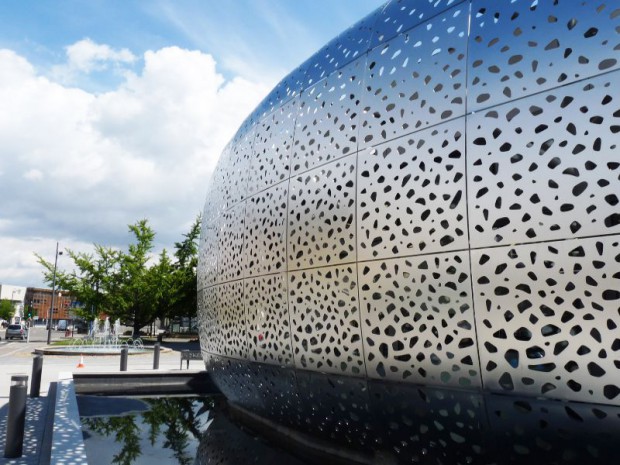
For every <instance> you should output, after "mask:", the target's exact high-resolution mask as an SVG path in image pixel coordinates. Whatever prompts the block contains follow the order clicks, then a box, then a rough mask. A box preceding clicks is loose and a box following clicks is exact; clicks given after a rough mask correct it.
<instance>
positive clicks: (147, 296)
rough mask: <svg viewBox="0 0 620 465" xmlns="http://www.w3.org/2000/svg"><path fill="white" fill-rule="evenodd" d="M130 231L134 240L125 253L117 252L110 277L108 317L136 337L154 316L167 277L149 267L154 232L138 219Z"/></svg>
mask: <svg viewBox="0 0 620 465" xmlns="http://www.w3.org/2000/svg"><path fill="white" fill-rule="evenodd" d="M129 231H130V232H131V233H132V234H133V236H134V239H135V241H134V243H132V244H130V245H129V248H128V251H127V252H126V253H125V252H120V253H119V262H118V268H117V269H116V270H115V272H114V273H113V274H112V276H111V279H110V286H109V289H108V296H109V298H110V299H111V302H112V310H111V313H110V314H111V316H113V317H115V318H120V320H121V321H122V322H123V323H124V324H126V325H128V326H132V327H133V334H134V336H137V335H138V334H139V332H140V328H142V327H143V326H146V325H148V324H150V323H151V322H153V320H154V319H155V318H156V317H157V310H158V308H159V301H160V300H161V298H162V281H163V280H164V279H166V276H165V275H164V274H162V273H161V271H162V269H165V267H164V268H160V267H158V266H153V267H149V261H150V257H151V255H150V253H151V251H152V249H153V241H154V239H155V232H154V231H153V229H152V228H151V227H150V226H149V225H148V221H147V220H140V221H138V222H137V223H136V224H133V225H130V226H129ZM163 256H164V257H165V256H166V254H165V253H163Z"/></svg>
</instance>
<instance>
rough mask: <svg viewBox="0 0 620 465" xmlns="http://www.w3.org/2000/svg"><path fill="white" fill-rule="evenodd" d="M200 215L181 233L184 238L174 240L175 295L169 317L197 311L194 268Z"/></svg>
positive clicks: (191, 314) (191, 313) (196, 259)
mask: <svg viewBox="0 0 620 465" xmlns="http://www.w3.org/2000/svg"><path fill="white" fill-rule="evenodd" d="M200 223H201V217H200V215H198V217H197V218H196V220H195V221H194V223H193V224H192V226H191V228H190V231H189V232H188V233H187V234H183V236H184V240H183V241H181V242H176V243H175V244H174V248H175V249H176V250H175V252H174V256H175V258H176V262H175V264H174V273H173V280H174V286H173V287H174V290H175V295H174V299H173V301H172V306H171V308H170V313H169V314H168V315H167V316H168V317H169V318H174V317H181V316H186V317H190V318H193V317H195V316H196V313H197V311H198V285H197V277H196V269H197V266H198V245H199V244H198V241H199V240H200Z"/></svg>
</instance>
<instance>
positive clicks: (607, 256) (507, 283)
mask: <svg viewBox="0 0 620 465" xmlns="http://www.w3.org/2000/svg"><path fill="white" fill-rule="evenodd" d="M472 262H473V263H472V264H473V265H474V266H473V276H474V299H475V304H476V320H477V322H478V325H477V327H478V335H479V337H480V339H481V344H480V346H479V348H480V358H481V363H482V365H483V378H484V385H485V387H486V388H487V389H492V390H495V391H501V392H520V393H527V394H531V395H535V396H539V395H547V396H550V397H556V398H557V397H560V398H567V399H574V400H580V401H584V402H601V403H608V402H610V401H612V400H614V399H616V397H617V396H618V394H619V393H620V388H619V387H618V363H619V362H618V360H617V355H615V354H616V353H617V351H618V350H619V349H620V339H619V338H618V327H619V326H620V313H619V311H618V309H619V305H620V291H619V289H620V272H618V270H620V240H619V238H618V237H599V238H591V239H579V240H571V241H561V242H548V243H544V244H531V245H530V244H526V245H519V246H515V247H499V248H493V249H485V250H476V251H472Z"/></svg>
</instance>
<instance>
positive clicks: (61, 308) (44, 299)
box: [24, 287, 75, 322]
mask: <svg viewBox="0 0 620 465" xmlns="http://www.w3.org/2000/svg"><path fill="white" fill-rule="evenodd" d="M74 302H75V298H74V297H73V296H72V295H71V294H70V293H69V292H68V291H62V290H57V291H56V297H55V298H54V308H53V314H52V322H57V321H58V320H69V319H71V318H74V315H73V312H71V310H72V308H73V307H72V305H74ZM51 305H52V290H51V289H41V288H36V287H29V288H28V289H26V296H25V298H24V318H28V314H29V313H31V314H32V318H33V319H34V320H39V321H41V320H44V321H46V322H47V318H48V315H49V311H50V306H51Z"/></svg>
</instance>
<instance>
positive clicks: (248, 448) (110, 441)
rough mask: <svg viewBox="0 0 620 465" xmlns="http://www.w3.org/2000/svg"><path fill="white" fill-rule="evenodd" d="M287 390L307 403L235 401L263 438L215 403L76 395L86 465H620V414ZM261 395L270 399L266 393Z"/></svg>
mask: <svg viewBox="0 0 620 465" xmlns="http://www.w3.org/2000/svg"><path fill="white" fill-rule="evenodd" d="M295 382H296V383H298V384H299V383H301V385H300V386H298V387H303V389H300V390H299V391H298V392H304V393H305V394H304V396H303V398H302V397H301V396H299V395H296V394H295V395H293V394H291V395H290V396H289V397H285V396H273V395H272V396H271V397H270V402H269V403H268V404H266V403H262V404H258V403H255V404H254V405H253V406H252V405H249V403H248V402H245V403H244V404H242V403H240V402H239V399H231V400H232V401H233V402H234V401H236V402H237V403H238V404H239V405H244V406H245V407H246V408H248V407H254V408H253V409H252V410H253V411H254V412H257V413H259V414H261V415H262V416H263V417H265V418H267V419H268V420H270V421H271V422H272V423H271V424H266V425H265V427H264V428H263V427H260V426H259V427H257V424H256V423H246V424H245V425H242V426H240V424H239V418H240V417H239V415H238V412H239V410H238V409H236V408H235V407H234V406H233V404H232V403H231V404H228V403H227V401H226V400H225V398H223V397H211V398H208V397H207V398H204V397H203V398H187V397H185V398H184V397H181V398H179V397H168V398H151V399H148V398H147V399H140V400H138V399H123V398H105V397H104V398H92V397H85V396H82V397H81V398H79V400H78V403H79V406H80V412H81V415H82V423H83V427H84V431H85V438H86V439H85V444H86V449H87V453H88V456H89V462H90V463H93V464H95V465H97V464H99V463H106V464H109V463H118V464H134V463H135V464H140V463H146V461H147V460H149V461H151V463H158V464H159V463H175V464H177V463H178V464H190V463H196V464H218V465H228V464H231V465H232V464H244V463H260V464H263V465H269V464H278V465H285V464H292V465H296V464H304V463H310V464H312V463H320V464H321V465H327V464H331V463H367V464H381V465H384V464H386V465H392V464H410V463H413V464H431V465H440V464H442V465H443V464H484V465H492V464H497V465H503V464H517V465H519V464H524V465H525V464H527V465H533V464H538V463H540V464H580V465H582V464H597V465H600V464H602V465H606V464H609V465H612V464H617V463H618V458H617V453H616V447H615V446H616V442H617V441H618V440H619V439H620V408H618V407H609V406H603V405H595V404H583V403H573V402H560V401H549V400H541V399H536V398H519V397H511V396H499V395H483V394H480V393H475V392H467V391H458V390H446V389H434V388H429V387H422V386H411V385H400V384H394V383H381V382H369V383H366V382H360V381H359V380H355V379H352V378H342V377H334V376H328V375H315V374H308V375H306V373H304V374H303V375H302V376H297V378H296V380H295ZM257 386H259V387H260V386H263V388H265V389H266V387H265V386H266V385H264V384H257ZM271 386H272V387H273V386H275V383H272V384H271ZM267 390H268V389H267ZM289 392H290V391H289ZM271 394H273V393H271ZM229 397H230V396H229ZM245 400H246V401H247V400H248V399H247V398H246V399H245ZM280 401H281V402H280ZM266 405H268V408H267V409H265V410H263V411H261V406H262V407H265V406H266ZM111 409H113V412H112V410H111ZM235 412H236V414H235ZM231 413H233V415H231ZM103 414H105V415H103ZM110 414H111V415H110ZM102 415H103V416H102ZM273 425H277V428H276V429H278V428H284V429H285V432H287V431H288V432H292V433H293V434H287V435H285V436H281V435H280V439H278V435H277V434H276V435H274V434H271V433H273V430H274V428H273ZM251 428H253V430H252V429H251ZM268 430H271V433H269V434H268V433H267V431H268ZM257 432H258V433H257ZM280 432H281V430H280ZM300 438H301V440H300ZM313 443H314V444H315V446H312V444H313ZM326 444H329V445H330V447H329V448H334V449H337V450H342V451H345V452H347V453H344V454H343V455H341V457H353V458H355V460H356V461H355V462H350V461H349V462H347V461H346V460H344V459H341V461H339V462H336V461H335V460H336V459H333V461H332V460H331V459H328V458H326V457H325V456H324V455H323V456H322V455H321V453H322V452H324V451H325V450H327V449H328V448H327V447H323V446H325V445H326ZM313 447H314V450H313ZM152 460H155V462H152Z"/></svg>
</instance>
